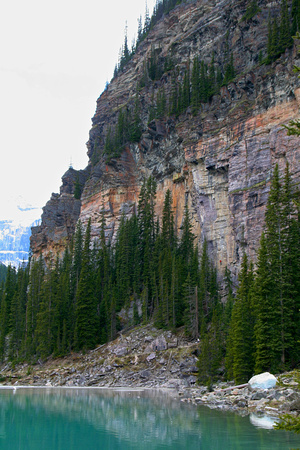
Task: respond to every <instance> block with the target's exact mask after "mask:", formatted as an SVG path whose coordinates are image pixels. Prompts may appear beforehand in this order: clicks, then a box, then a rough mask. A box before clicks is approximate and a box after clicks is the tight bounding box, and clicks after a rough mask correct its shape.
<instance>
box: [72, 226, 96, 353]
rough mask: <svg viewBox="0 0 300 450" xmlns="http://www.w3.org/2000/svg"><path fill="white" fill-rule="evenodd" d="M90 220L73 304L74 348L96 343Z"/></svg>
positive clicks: (86, 347) (90, 345)
mask: <svg viewBox="0 0 300 450" xmlns="http://www.w3.org/2000/svg"><path fill="white" fill-rule="evenodd" d="M90 247H91V220H90V219H89V222H88V225H87V229H86V233H85V241H84V248H83V253H82V268H81V272H80V277H79V282H78V287H77V291H76V304H75V339H74V341H75V348H78V349H81V348H85V349H88V348H93V347H94V346H95V345H96V343H97V339H98V338H97V335H98V332H99V330H98V327H97V323H98V319H97V304H96V299H95V296H94V275H93V271H92V267H91V248H90Z"/></svg>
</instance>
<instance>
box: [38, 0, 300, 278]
mask: <svg viewBox="0 0 300 450" xmlns="http://www.w3.org/2000/svg"><path fill="white" fill-rule="evenodd" d="M247 3H249V2H247V1H238V2H232V1H228V0H223V1H205V0H200V1H198V2H193V3H188V4H183V5H180V6H178V7H176V8H175V10H173V11H171V13H170V14H168V15H167V16H165V17H163V19H162V20H161V21H160V22H159V23H158V24H157V25H156V26H155V27H154V28H153V29H152V30H151V31H150V33H149V34H148V36H147V38H146V39H145V40H144V41H143V42H142V43H141V44H140V46H139V48H138V50H137V52H136V54H135V55H134V57H133V58H132V59H131V61H129V63H128V64H127V65H126V67H125V69H124V71H123V72H122V73H120V74H119V75H118V76H117V77H116V78H115V79H114V80H112V82H111V83H110V84H109V86H108V88H107V89H106V90H105V92H103V93H102V95H101V96H100V97H99V99H98V100H97V108H96V112H95V115H94V117H93V126H92V129H91V131H90V137H89V141H88V144H87V146H88V156H89V158H90V162H89V166H88V168H87V169H86V171H85V172H84V174H85V175H84V177H83V178H84V179H83V183H84V188H83V192H82V195H81V200H80V201H79V200H75V199H74V196H73V191H72V190H71V191H68V193H66V192H65V190H64V188H63V189H62V192H61V193H60V195H56V196H54V197H53V198H52V200H50V202H49V203H48V204H47V205H46V207H45V209H44V216H43V220H42V225H41V227H40V228H38V229H35V230H34V232H33V236H32V239H31V246H32V251H33V254H34V255H37V254H38V253H39V252H40V251H42V253H43V254H44V255H47V254H48V253H49V252H50V251H52V252H53V251H54V252H55V251H61V250H62V248H63V247H64V245H65V243H66V241H67V240H68V238H69V237H70V235H71V234H72V232H73V231H74V226H75V223H76V221H77V219H78V218H80V219H81V220H82V222H83V223H84V224H86V223H87V220H88V218H89V217H91V219H92V233H93V236H94V237H97V236H98V235H99V228H100V221H101V213H102V210H103V209H104V211H105V215H106V222H107V230H106V231H107V235H108V236H111V237H112V236H113V235H114V232H115V231H116V229H117V227H118V223H119V220H120V216H121V214H122V213H125V214H127V215H130V214H132V212H133V210H134V208H135V205H136V204H137V201H138V195H139V190H140V186H141V183H142V180H143V178H144V177H145V176H146V177H147V176H149V175H150V174H152V175H153V176H154V177H155V178H156V180H157V182H158V189H157V213H158V214H160V213H161V211H162V206H163V200H164V195H165V193H166V191H167V189H170V190H171V192H172V196H173V206H174V212H175V218H176V226H177V228H178V232H179V234H180V226H181V221H182V215H183V208H184V204H185V202H186V201H188V204H189V206H190V211H191V213H192V219H193V225H194V231H195V233H196V234H197V236H198V240H199V243H200V246H201V243H202V242H203V240H204V238H206V239H207V241H208V245H209V250H210V253H211V255H212V258H213V259H214V261H215V262H216V264H217V266H218V268H219V269H221V270H222V269H224V268H225V266H226V265H229V266H230V267H231V269H232V271H233V273H237V270H238V268H239V265H240V261H241V256H242V253H243V251H244V250H245V251H246V252H247V253H248V254H249V255H250V256H251V257H252V258H255V251H256V249H257V247H258V243H259V237H260V234H261V231H262V227H263V223H264V212H265V206H266V201H267V197H268V191H269V186H270V183H269V182H270V176H271V173H272V170H273V168H274V165H275V164H276V163H278V164H279V167H280V171H281V173H282V172H283V170H284V167H285V165H286V162H289V164H290V170H291V174H292V178H293V182H294V183H295V184H298V183H299V178H300V173H299V157H300V146H299V140H298V138H295V137H288V136H287V133H286V130H285V129H284V128H283V127H282V125H283V124H285V123H288V122H289V121H290V120H291V119H295V118H298V116H299V101H300V84H299V80H298V78H297V75H295V74H294V73H293V70H292V68H293V64H294V63H297V59H296V58H297V49H296V47H295V46H294V48H292V49H290V50H287V51H286V52H285V53H284V54H283V55H282V56H281V57H280V58H279V59H278V60H277V61H276V62H275V63H273V64H272V65H271V64H269V65H260V64H259V63H258V60H259V55H261V56H262V57H265V56H266V48H267V34H268V16H269V12H271V13H272V14H274V13H276V12H278V11H279V4H278V3H277V2H272V3H271V2H270V3H268V2H266V1H260V2H258V4H259V7H260V12H259V13H258V14H256V15H255V17H253V18H252V19H251V20H248V21H246V20H242V17H243V15H244V14H245V11H246V7H247ZM153 52H156V55H157V58H158V59H157V60H158V61H159V63H160V64H161V65H164V66H165V67H166V64H165V63H166V61H167V60H168V59H171V60H172V67H173V68H172V69H169V70H167V69H166V70H164V71H163V74H162V76H161V77H160V78H159V79H157V80H154V81H151V80H149V79H148V80H147V82H142V80H143V78H144V77H145V66H146V64H147V60H149V58H150V57H151V55H153ZM213 53H214V58H215V66H216V68H218V67H219V68H220V69H222V70H223V69H224V64H225V63H226V58H227V59H228V55H229V54H231V53H232V55H233V60H234V66H235V71H236V74H237V75H236V77H235V79H234V80H233V81H231V82H230V83H229V84H227V85H226V86H222V87H221V88H220V90H219V92H218V93H217V94H215V95H214V96H213V97H212V98H211V99H210V101H209V102H207V103H202V104H201V108H200V109H199V112H198V113H197V114H196V115H195V114H193V112H192V109H191V108H187V109H186V110H185V112H184V113H182V114H180V115H179V116H172V115H171V116H170V117H166V116H165V118H163V119H160V120H158V119H156V120H152V121H150V122H149V111H150V108H151V105H152V104H153V98H155V97H156V95H157V93H158V92H159V90H160V89H162V87H163V89H164V92H165V94H166V98H167V99H170V98H171V95H172V89H173V86H174V76H175V77H176V82H177V83H178V84H182V83H183V79H184V73H185V71H186V70H187V68H188V67H191V62H192V61H193V59H194V57H195V56H198V57H199V60H201V61H204V62H205V63H207V64H210V62H211V57H212V54H213ZM174 74H175V75H174ZM137 100H138V103H139V107H140V115H141V118H142V124H143V134H142V137H141V140H140V142H139V143H135V144H128V145H127V146H126V148H125V150H124V151H123V153H122V154H121V156H120V158H117V159H114V158H110V159H109V160H108V159H107V155H105V152H104V143H105V137H106V135H107V133H108V130H109V127H114V126H116V124H117V119H118V114H119V112H120V110H121V108H127V109H132V108H133V105H134V102H136V101H137ZM169 101H170V100H169ZM167 103H168V102H167ZM69 185H72V182H71V184H69ZM73 185H74V180H73ZM66 202H67V203H68V206H67V207H66V206H64V205H66ZM61 210H63V213H62V212H61Z"/></svg>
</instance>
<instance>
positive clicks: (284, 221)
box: [254, 166, 300, 372]
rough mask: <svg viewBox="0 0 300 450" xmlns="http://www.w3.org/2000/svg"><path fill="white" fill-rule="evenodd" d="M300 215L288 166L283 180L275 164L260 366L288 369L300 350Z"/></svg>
mask: <svg viewBox="0 0 300 450" xmlns="http://www.w3.org/2000/svg"><path fill="white" fill-rule="evenodd" d="M299 244H300V242H299V220H298V211H297V207H296V204H295V202H294V196H293V194H292V189H291V180H290V174H289V170H288V166H287V168H286V173H285V179H284V183H281V181H280V178H279V171H278V166H276V167H275V170H274V175H273V179H272V185H271V189H270V194H269V199H268V205H267V212H266V231H265V233H264V234H263V236H262V240H261V245H260V250H259V258H258V268H257V276H256V289H255V296H254V302H255V303H254V304H255V308H256V317H257V320H256V325H255V338H256V360H255V369H256V371H257V372H259V371H261V370H273V371H278V370H284V369H285V368H287V367H291V366H293V365H294V364H295V363H296V362H297V361H298V360H299V357H300V354H299V350H298V349H299V327H298V324H299V320H300V316H299V306H300V293H299V257H300V250H299V249H300V245H299Z"/></svg>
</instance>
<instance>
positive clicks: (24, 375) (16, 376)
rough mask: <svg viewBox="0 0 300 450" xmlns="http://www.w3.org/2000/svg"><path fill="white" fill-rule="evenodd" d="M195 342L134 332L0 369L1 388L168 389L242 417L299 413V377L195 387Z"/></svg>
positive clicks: (147, 329)
mask: <svg viewBox="0 0 300 450" xmlns="http://www.w3.org/2000/svg"><path fill="white" fill-rule="evenodd" d="M198 345H199V344H198V342H195V341H192V342H190V341H188V340H187V339H186V337H185V336H184V334H183V333H181V334H180V333H179V334H177V335H175V334H173V333H171V332H170V331H161V330H157V329H156V328H154V327H153V326H151V325H147V326H145V327H138V328H135V329H133V330H131V331H128V332H127V333H126V334H125V333H124V334H120V335H119V337H118V338H117V339H116V340H114V341H112V342H109V343H108V344H104V345H102V346H100V347H98V348H96V349H94V350H91V351H89V352H87V353H86V354H83V353H76V354H75V353H73V354H72V355H70V356H67V357H65V358H59V359H49V360H47V361H46V362H45V363H42V362H41V361H39V362H38V363H37V364H36V365H34V366H30V365H28V364H23V365H19V366H16V367H14V368H12V367H10V366H9V365H3V366H2V367H1V368H0V377H1V378H0V379H1V382H2V385H3V386H4V385H5V386H49V387H50V386H53V387H55V386H57V387H58V386H65V387H76V386H78V387H109V388H112V387H127V388H138V387H139V388H140V387H144V388H150V389H157V388H160V389H166V390H168V391H169V392H170V394H171V395H173V396H175V397H177V398H179V399H180V400H181V401H182V402H187V403H191V404H194V405H206V406H208V407H210V408H214V409H220V410H224V411H234V412H236V413H239V414H242V415H246V414H249V413H252V412H254V413H256V414H262V415H265V414H267V415H270V416H274V417H278V416H279V415H281V414H283V413H290V414H292V415H298V414H299V413H300V386H299V384H300V383H299V380H300V372H299V371H293V372H290V373H285V374H281V375H279V376H277V377H276V378H277V384H276V385H275V386H274V387H272V388H269V389H261V388H251V386H250V384H248V383H247V384H246V385H242V386H241V387H237V386H234V383H233V382H218V383H216V384H215V385H213V390H212V391H211V392H210V391H209V389H208V387H207V386H199V385H197V361H198V358H197V354H198Z"/></svg>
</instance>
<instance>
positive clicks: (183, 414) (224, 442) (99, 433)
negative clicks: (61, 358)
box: [0, 388, 300, 450]
mask: <svg viewBox="0 0 300 450" xmlns="http://www.w3.org/2000/svg"><path fill="white" fill-rule="evenodd" d="M0 417H1V420H0V449H5V450H17V449H18V450H50V449H51V450H69V449H74V450H75V449H84V450H97V449H101V450H106V449H113V450H129V449H137V450H143V449H147V450H154V449H155V450H156V449H157V450H165V449H172V450H180V449H187V450H197V449H204V450H210V449H213V450H218V449H222V450H235V449H240V450H248V449H249V450H256V449H270V450H277V449H278V450H285V449H292V448H297V447H298V448H300V437H299V436H297V435H295V434H293V433H286V432H282V431H275V430H272V429H264V428H259V427H257V426H254V425H253V424H252V423H251V421H252V422H253V423H256V422H259V420H260V419H257V418H256V417H253V416H251V421H250V417H249V416H247V417H240V416H238V415H235V414H233V413H224V412H221V411H215V410H210V409H209V408H205V407H195V406H190V405H187V404H183V403H182V402H180V401H178V400H174V399H172V398H170V396H168V395H167V394H165V393H164V392H163V391H154V392H151V391H147V390H136V391H128V390H109V389H105V390H103V389H77V388H76V389H74V388H73V389H68V388H58V389H57V388H44V389H29V388H26V389H25V388H18V389H17V390H12V389H0ZM260 423H261V424H263V425H264V426H268V425H269V421H268V420H261V421H260Z"/></svg>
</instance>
